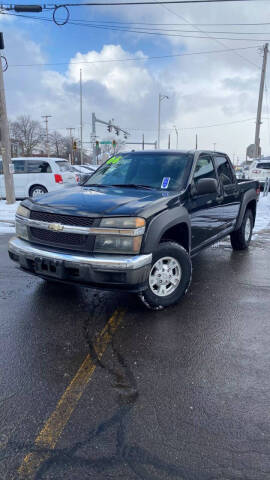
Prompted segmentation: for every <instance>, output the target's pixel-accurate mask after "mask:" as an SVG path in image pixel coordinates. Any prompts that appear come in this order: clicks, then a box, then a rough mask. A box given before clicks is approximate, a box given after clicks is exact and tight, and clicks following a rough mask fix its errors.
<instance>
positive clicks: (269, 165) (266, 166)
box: [256, 162, 270, 170]
mask: <svg viewBox="0 0 270 480" xmlns="http://www.w3.org/2000/svg"><path fill="white" fill-rule="evenodd" d="M256 168H261V169H262V170H269V169H270V162H269V163H266V162H264V163H257V167H256Z"/></svg>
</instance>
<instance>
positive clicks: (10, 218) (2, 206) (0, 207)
mask: <svg viewBox="0 0 270 480" xmlns="http://www.w3.org/2000/svg"><path fill="white" fill-rule="evenodd" d="M19 203H20V202H15V203H13V204H12V205H7V204H6V201H5V200H0V234H1V233H14V232H15V228H14V224H15V213H16V210H17V208H18V205H19Z"/></svg>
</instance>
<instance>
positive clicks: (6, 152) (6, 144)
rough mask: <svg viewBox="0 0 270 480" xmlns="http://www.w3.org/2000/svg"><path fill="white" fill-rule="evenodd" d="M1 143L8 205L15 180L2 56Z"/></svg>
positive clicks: (1, 41)
mask: <svg viewBox="0 0 270 480" xmlns="http://www.w3.org/2000/svg"><path fill="white" fill-rule="evenodd" d="M3 49H4V39H3V34H2V33H0V50H3ZM0 142H1V151H2V159H3V172H4V178H5V189H6V203H8V204H10V203H14V202H15V193H14V180H13V171H12V167H13V166H12V163H11V150H10V137H9V128H8V118H7V107H6V97H5V86H4V76H3V66H2V56H0Z"/></svg>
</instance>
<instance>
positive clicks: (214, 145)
mask: <svg viewBox="0 0 270 480" xmlns="http://www.w3.org/2000/svg"><path fill="white" fill-rule="evenodd" d="M213 147H214V152H215V151H216V143H213Z"/></svg>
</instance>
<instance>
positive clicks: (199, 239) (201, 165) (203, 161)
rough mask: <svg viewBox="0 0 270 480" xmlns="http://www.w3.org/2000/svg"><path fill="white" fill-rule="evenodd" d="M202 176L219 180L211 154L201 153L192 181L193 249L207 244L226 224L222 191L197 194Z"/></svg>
mask: <svg viewBox="0 0 270 480" xmlns="http://www.w3.org/2000/svg"><path fill="white" fill-rule="evenodd" d="M201 178H215V179H216V180H217V175H216V170H215V168H214V164H213V159H212V157H211V155H209V154H200V156H199V158H198V160H197V163H196V166H195V170H194V174H193V179H192V182H191V190H190V199H189V204H188V210H189V212H190V218H191V235H192V238H191V248H192V250H194V249H195V250H196V248H197V247H198V248H199V247H200V246H202V245H203V244H207V243H208V241H209V240H210V239H211V238H213V237H215V236H216V235H218V234H219V233H220V232H221V231H222V229H223V224H224V221H223V218H222V202H223V196H222V195H221V193H220V192H215V193H210V194H204V195H197V194H196V183H197V181H198V180H199V179H201Z"/></svg>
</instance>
